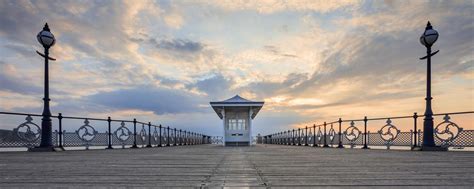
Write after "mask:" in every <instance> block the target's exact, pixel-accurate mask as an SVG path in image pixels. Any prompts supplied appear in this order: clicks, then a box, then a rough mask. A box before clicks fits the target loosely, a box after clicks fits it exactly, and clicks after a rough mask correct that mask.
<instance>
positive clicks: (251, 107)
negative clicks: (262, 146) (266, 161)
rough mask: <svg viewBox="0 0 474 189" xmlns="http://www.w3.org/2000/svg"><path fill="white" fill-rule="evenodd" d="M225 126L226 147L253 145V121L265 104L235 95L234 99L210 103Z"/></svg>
mask: <svg viewBox="0 0 474 189" xmlns="http://www.w3.org/2000/svg"><path fill="white" fill-rule="evenodd" d="M210 104H211V106H212V108H213V109H214V111H215V112H216V113H217V116H219V118H221V119H222V125H223V126H224V140H223V141H224V142H223V144H224V146H249V145H252V132H251V131H252V130H251V129H252V119H254V118H255V116H257V113H258V112H259V111H260V109H261V108H262V106H263V104H264V102H263V101H261V102H257V101H250V100H247V99H244V98H242V97H240V96H239V95H235V96H234V97H232V98H230V99H227V100H224V101H219V102H210Z"/></svg>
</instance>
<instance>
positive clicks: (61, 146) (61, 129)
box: [58, 113, 64, 150]
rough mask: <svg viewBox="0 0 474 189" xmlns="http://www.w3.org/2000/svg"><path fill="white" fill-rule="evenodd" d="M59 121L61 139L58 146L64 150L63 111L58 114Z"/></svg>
mask: <svg viewBox="0 0 474 189" xmlns="http://www.w3.org/2000/svg"><path fill="white" fill-rule="evenodd" d="M58 121H59V137H58V139H59V141H58V143H59V144H58V147H59V148H61V149H62V150H64V147H63V115H62V114H61V113H59V114H58Z"/></svg>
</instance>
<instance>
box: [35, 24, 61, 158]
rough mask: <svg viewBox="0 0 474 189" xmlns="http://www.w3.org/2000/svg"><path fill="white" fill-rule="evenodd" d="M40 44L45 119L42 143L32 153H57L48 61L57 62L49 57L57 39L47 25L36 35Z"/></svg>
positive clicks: (42, 129)
mask: <svg viewBox="0 0 474 189" xmlns="http://www.w3.org/2000/svg"><path fill="white" fill-rule="evenodd" d="M36 38H37V39H38V42H39V43H40V44H41V45H43V47H44V54H42V53H40V52H38V51H36V53H38V54H39V55H40V56H42V57H44V98H43V102H44V107H43V113H42V116H43V118H42V119H41V120H42V121H41V143H40V146H39V147H36V148H33V149H30V151H55V149H54V148H53V140H52V123H51V111H50V110H49V101H50V99H49V70H48V63H49V62H48V61H49V60H52V61H54V60H56V59H54V58H51V57H49V48H51V47H52V46H53V45H54V44H55V43H56V39H55V38H54V35H53V34H52V33H51V31H50V30H49V27H48V23H46V24H45V25H44V27H43V30H41V31H40V32H39V33H38V35H36Z"/></svg>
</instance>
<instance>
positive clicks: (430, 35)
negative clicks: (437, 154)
mask: <svg viewBox="0 0 474 189" xmlns="http://www.w3.org/2000/svg"><path fill="white" fill-rule="evenodd" d="M438 36H439V34H438V32H437V31H436V30H434V29H433V26H431V23H430V22H429V21H428V24H426V28H425V32H423V34H422V35H421V37H420V42H421V44H422V45H424V46H425V47H426V56H424V57H422V58H420V60H423V59H426V60H427V69H426V73H427V74H426V98H425V100H426V109H425V119H424V122H423V145H422V146H421V150H423V151H441V150H447V149H446V148H442V147H440V146H436V145H435V142H434V132H433V111H432V110H431V99H432V98H431V57H432V56H433V55H435V54H436V53H438V52H439V50H437V51H435V52H434V53H431V46H432V45H433V44H434V43H435V42H436V40H438Z"/></svg>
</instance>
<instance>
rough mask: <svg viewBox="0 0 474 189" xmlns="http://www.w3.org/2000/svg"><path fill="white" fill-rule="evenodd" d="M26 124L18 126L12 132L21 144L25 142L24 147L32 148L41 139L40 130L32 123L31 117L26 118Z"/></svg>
mask: <svg viewBox="0 0 474 189" xmlns="http://www.w3.org/2000/svg"><path fill="white" fill-rule="evenodd" d="M25 120H26V122H24V123H22V124H20V125H19V126H18V127H17V128H15V129H14V130H13V131H14V132H15V133H16V136H17V137H18V138H19V139H20V140H21V141H23V142H26V147H28V148H33V147H34V143H35V142H36V141H37V140H38V139H39V138H40V137H41V128H40V127H39V126H38V125H36V124H35V123H33V122H32V121H33V118H32V117H31V116H29V115H28V116H26V118H25Z"/></svg>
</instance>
